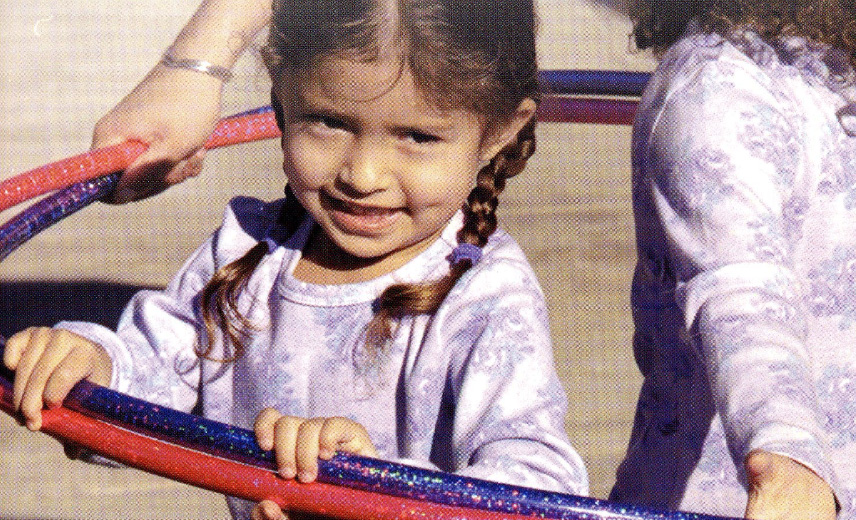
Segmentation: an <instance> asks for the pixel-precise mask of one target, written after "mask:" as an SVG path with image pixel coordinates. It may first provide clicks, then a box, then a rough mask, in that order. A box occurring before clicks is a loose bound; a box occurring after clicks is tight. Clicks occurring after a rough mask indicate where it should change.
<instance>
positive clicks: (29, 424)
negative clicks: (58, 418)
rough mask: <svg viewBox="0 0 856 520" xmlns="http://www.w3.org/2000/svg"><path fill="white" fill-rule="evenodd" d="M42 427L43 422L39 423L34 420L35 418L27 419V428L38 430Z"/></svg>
mask: <svg viewBox="0 0 856 520" xmlns="http://www.w3.org/2000/svg"><path fill="white" fill-rule="evenodd" d="M40 427H41V424H39V422H38V421H33V420H29V421H27V429H28V430H31V431H34V432H36V431H39V428H40Z"/></svg>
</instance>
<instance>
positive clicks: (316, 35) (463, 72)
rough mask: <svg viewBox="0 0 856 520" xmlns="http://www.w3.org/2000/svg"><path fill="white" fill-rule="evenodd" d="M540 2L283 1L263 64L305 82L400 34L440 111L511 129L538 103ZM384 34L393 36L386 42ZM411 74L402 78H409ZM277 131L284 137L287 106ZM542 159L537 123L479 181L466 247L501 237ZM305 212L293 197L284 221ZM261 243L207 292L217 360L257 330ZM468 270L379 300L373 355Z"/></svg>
mask: <svg viewBox="0 0 856 520" xmlns="http://www.w3.org/2000/svg"><path fill="white" fill-rule="evenodd" d="M535 26H536V20H535V13H534V6H533V2H532V0H470V1H467V2H462V1H461V0H275V1H274V5H273V22H272V24H271V30H270V36H269V41H268V45H267V46H266V47H265V49H264V50H263V55H264V57H265V62H266V64H267V66H268V70H269V72H270V74H271V77H272V78H273V79H274V81H276V80H277V78H281V77H283V75H288V76H287V77H297V78H301V77H303V78H305V77H306V75H307V74H311V73H312V70H313V68H314V66H315V65H316V64H317V63H319V62H320V61H322V60H324V59H326V58H330V57H333V56H336V57H343V56H344V57H346V58H348V59H355V60H365V61H371V60H372V59H376V58H377V57H378V55H379V53H380V51H381V49H380V48H379V46H380V45H381V43H380V42H381V35H384V34H385V35H388V34H390V33H391V34H392V35H393V38H394V40H393V41H394V42H395V43H396V44H397V45H398V48H400V49H402V51H401V59H402V67H408V68H409V71H410V72H411V73H412V75H413V78H414V80H415V81H416V84H417V86H418V88H420V90H421V91H422V92H423V93H424V94H425V95H426V96H427V97H428V100H429V101H430V102H432V103H434V104H435V105H436V106H438V107H440V108H463V109H466V110H469V111H472V112H474V113H476V114H479V115H482V116H484V117H485V118H486V120H487V125H486V132H489V131H496V130H497V129H499V128H500V127H501V126H502V124H503V123H505V122H508V121H510V119H511V118H512V116H513V115H514V113H515V112H516V110H517V107H518V106H519V105H520V103H521V102H522V101H524V100H525V99H527V98H529V99H533V100H534V101H536V102H538V101H539V100H540V94H539V85H538V73H537V61H536V53H535ZM383 31H387V32H386V33H384V32H383ZM402 70H404V69H402ZM274 105H275V108H277V109H278V118H277V119H278V122H279V123H280V127H281V128H282V112H281V107H276V99H274ZM534 151H535V118H534V117H533V118H532V120H530V121H529V122H528V123H527V124H526V125H525V126H524V127H523V128H522V130H521V131H520V132H519V133H518V135H517V137H516V139H513V140H512V142H511V143H509V144H508V145H507V146H505V148H503V149H502V150H501V151H500V152H499V153H498V154H497V155H496V156H495V157H493V158H492V159H491V161H490V163H489V164H487V165H486V166H484V167H483V168H482V169H481V170H480V171H479V172H478V176H477V180H476V186H475V188H474V189H473V190H472V192H470V194H469V196H468V198H467V201H466V204H465V205H464V225H463V227H462V229H461V231H460V232H459V234H458V240H459V241H460V242H461V243H469V244H474V245H476V246H479V247H483V246H484V245H485V244H486V243H487V241H488V238H489V237H490V235H491V234H493V232H494V231H495V230H496V227H497V221H496V207H497V204H498V197H499V194H500V193H501V192H502V190H503V189H504V188H505V181H506V179H508V178H510V177H513V176H515V175H517V174H518V173H520V171H522V170H523V168H524V166H525V164H526V161H527V159H529V157H530V156H531V155H532V154H533V153H534ZM295 205H298V206H299V204H297V202H296V200H295V199H294V198H293V197H287V201H286V210H285V211H284V213H283V216H282V218H281V220H283V223H288V219H290V218H293V216H292V217H289V216H288V215H287V214H286V213H289V212H292V213H294V211H293V210H294V206H295ZM265 252H266V246H265V245H264V244H259V245H257V246H255V247H253V248H252V249H250V251H249V252H247V253H246V255H244V257H242V258H240V259H238V260H236V261H235V262H232V263H231V264H229V265H227V266H225V267H223V268H222V269H220V270H218V271H217V273H215V275H214V277H213V278H212V280H211V281H210V282H209V283H208V284H207V285H206V287H205V288H204V290H203V293H202V301H201V304H202V315H203V319H204V321H205V325H206V332H207V339H208V343H207V346H205V347H203V348H200V352H199V354H200V355H201V356H209V355H210V352H211V349H212V346H213V344H214V338H215V335H216V332H217V330H218V329H219V330H222V331H223V333H224V335H225V340H227V341H228V343H230V344H231V345H232V346H233V347H234V349H235V350H234V355H231V356H228V358H229V359H234V358H236V357H238V356H240V354H241V352H242V350H243V340H244V339H246V337H247V335H248V334H250V332H251V331H252V328H253V327H252V324H251V323H249V322H248V320H247V319H246V318H245V317H244V316H242V315H241V313H240V311H239V310H238V307H237V299H238V295H239V294H240V293H241V291H242V290H243V289H244V288H245V286H246V284H247V280H248V279H249V277H250V275H251V274H252V273H253V271H254V269H255V268H256V266H257V265H258V263H259V262H260V261H261V259H262V258H263V257H264V254H265ZM469 267H471V266H470V264H469V261H464V262H460V263H457V264H456V265H453V266H452V267H451V269H450V272H449V273H448V275H447V276H445V277H443V278H441V279H439V280H436V281H430V282H424V283H418V284H396V285H392V286H390V287H388V288H387V289H386V290H385V291H384V292H383V294H382V295H381V296H380V298H379V301H378V306H377V309H378V310H377V312H376V314H375V317H374V319H373V320H372V322H371V323H369V326H368V329H367V335H368V337H367V343H368V347H369V349H370V351H372V352H376V350H377V349H379V348H382V346H383V345H384V343H385V342H386V341H387V340H388V339H389V338H390V336H391V334H392V331H393V329H394V323H395V321H396V320H398V319H400V318H401V317H403V316H407V315H415V314H423V313H432V312H434V311H436V310H437V308H438V307H439V306H440V304H441V303H442V302H443V299H444V298H445V297H446V295H447V294H448V292H449V291H450V290H451V288H452V287H453V286H454V285H455V283H456V282H457V280H458V279H459V278H460V277H461V275H462V274H463V273H464V272H466V270H467V269H469Z"/></svg>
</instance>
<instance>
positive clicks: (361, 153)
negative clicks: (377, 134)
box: [339, 141, 389, 195]
mask: <svg viewBox="0 0 856 520" xmlns="http://www.w3.org/2000/svg"><path fill="white" fill-rule="evenodd" d="M388 159H389V154H388V153H385V152H384V150H383V147H382V146H380V145H378V144H377V143H371V142H360V141H358V142H356V143H354V145H353V147H352V148H351V150H350V153H349V155H348V158H347V160H346V161H345V164H344V165H343V167H342V170H341V173H340V174H339V180H340V181H341V182H342V183H344V184H346V185H347V186H349V187H351V188H352V189H353V190H354V191H356V192H358V193H360V194H363V195H368V194H370V193H374V192H376V191H381V190H383V189H385V188H386V187H387V184H388V180H389V179H388V177H389V176H388V172H387V170H388V167H389V165H388V164H387V161H388Z"/></svg>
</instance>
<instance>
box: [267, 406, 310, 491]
mask: <svg viewBox="0 0 856 520" xmlns="http://www.w3.org/2000/svg"><path fill="white" fill-rule="evenodd" d="M304 421H305V419H301V418H300V417H292V416H289V415H285V416H282V417H280V418H279V419H277V421H276V424H275V425H274V431H273V435H274V452H275V453H276V465H277V467H278V468H279V474H280V475H281V476H282V477H283V478H287V479H291V478H294V477H295V476H297V461H296V457H295V452H296V451H297V432H298V429H299V428H300V425H301V424H303V422H304Z"/></svg>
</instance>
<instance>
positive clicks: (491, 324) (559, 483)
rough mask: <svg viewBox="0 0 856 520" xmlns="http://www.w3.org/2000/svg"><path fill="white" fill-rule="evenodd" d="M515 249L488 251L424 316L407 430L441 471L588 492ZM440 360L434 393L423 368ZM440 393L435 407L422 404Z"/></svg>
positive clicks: (529, 280) (537, 296) (545, 333)
mask: <svg viewBox="0 0 856 520" xmlns="http://www.w3.org/2000/svg"><path fill="white" fill-rule="evenodd" d="M508 249H509V250H511V249H512V248H508ZM513 251H514V252H513V253H512V254H511V255H510V256H511V257H512V258H509V257H505V258H501V256H502V255H492V254H490V253H488V254H487V255H486V257H485V258H483V259H482V263H483V264H486V265H481V264H480V265H479V266H478V268H476V269H473V270H472V271H474V272H469V273H467V274H465V275H464V277H463V278H462V279H461V280H460V281H459V283H458V285H457V286H456V287H455V288H454V289H453V290H452V292H450V294H449V295H448V296H447V298H446V302H445V303H444V304H443V306H442V307H441V308H440V310H439V311H438V312H437V314H436V315H435V316H434V317H433V318H431V322H432V323H431V325H430V327H429V328H428V333H427V334H428V335H427V337H426V339H425V341H424V342H423V346H422V352H421V356H424V357H423V358H422V360H421V362H419V363H417V364H416V370H415V371H414V373H413V374H412V375H411V377H410V380H409V383H408V390H409V395H408V402H407V406H408V408H409V410H410V415H409V416H408V423H407V424H408V426H409V432H410V433H411V435H414V436H416V437H421V440H422V442H423V443H424V444H425V445H427V444H429V443H430V444H431V457H430V460H432V461H435V463H437V464H439V465H440V466H441V469H443V470H445V471H453V472H456V473H459V474H462V475H467V476H472V477H477V478H482V479H487V480H494V481H500V482H506V483H512V484H517V485H524V486H530V487H536V488H541V489H549V490H556V491H564V492H570V493H575V494H586V493H587V492H588V480H587V475H586V471H585V467H584V464H583V462H582V460H581V459H580V457H579V455H578V454H577V453H576V451H575V450H574V449H573V448H572V447H571V445H570V441H569V440H568V438H567V434H566V432H565V428H564V417H565V413H566V404H567V403H566V396H565V393H564V390H563V388H562V385H561V383H560V381H559V379H558V376H557V374H556V371H555V367H554V364H553V352H552V345H551V342H550V331H549V325H548V322H547V309H546V305H545V302H544V299H543V295H542V293H541V289H540V287H539V285H538V282H537V280H536V279H535V275H534V273H532V271H531V268H530V267H529V266H528V265H527V264H526V263H525V260H523V257H522V252H519V250H518V249H517V247H516V246H514V247H513ZM507 252H508V251H506V253H507ZM518 255H519V256H518ZM440 350H446V351H450V352H451V354H450V355H449V354H447V355H445V356H444V355H443V354H441V353H440V352H439V351H440ZM432 352H436V354H434V355H432ZM443 358H446V359H449V360H450V361H449V367H448V377H447V378H446V387H445V388H436V387H435V388H432V385H436V384H437V383H431V382H430V381H431V380H432V379H433V381H440V383H439V384H442V381H443V380H442V379H439V378H436V377H435V378H431V377H430V374H431V373H432V371H434V373H435V374H436V371H437V370H439V369H440V368H439V367H437V366H436V365H433V364H432V363H430V362H428V361H426V360H431V359H434V360H436V359H443ZM422 374H428V375H427V376H426V377H421V375H422ZM440 392H442V395H443V397H442V399H440V400H437V399H433V400H431V401H432V402H426V399H425V397H426V396H430V395H435V396H436V395H438V394H439V393H440ZM438 404H439V410H437V412H433V411H432V408H435V407H436V406H437V405H438ZM434 424H436V425H437V426H436V430H435V431H434V432H433V435H427V434H426V431H430V430H431V428H432V427H433V426H434ZM425 449H426V450H427V446H426V447H425Z"/></svg>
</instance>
